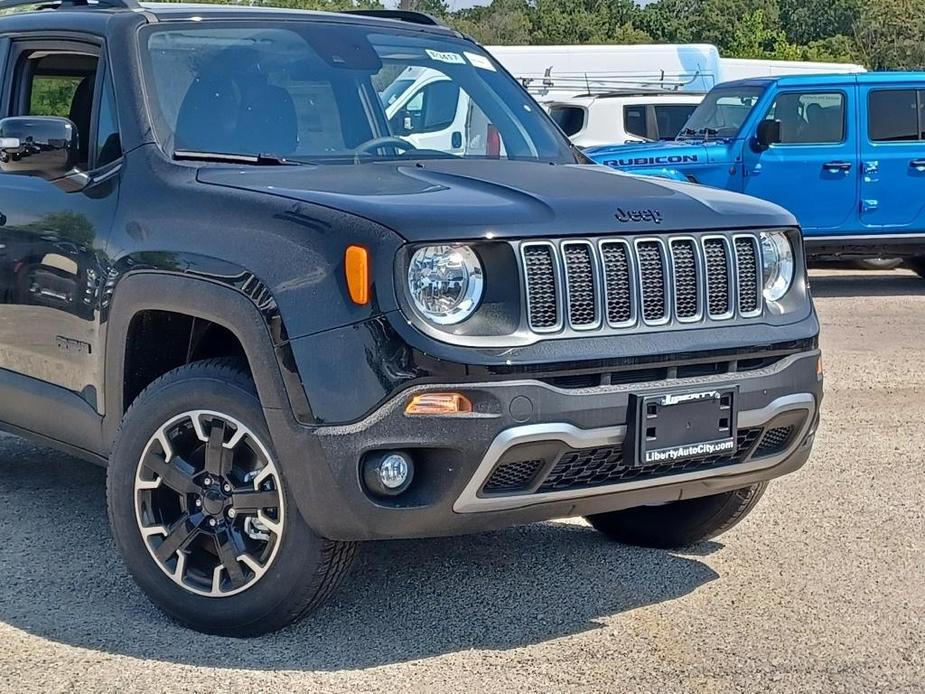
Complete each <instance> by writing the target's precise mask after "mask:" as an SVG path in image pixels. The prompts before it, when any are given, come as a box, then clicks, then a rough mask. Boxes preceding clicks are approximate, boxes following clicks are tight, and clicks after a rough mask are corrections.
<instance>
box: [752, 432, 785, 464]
mask: <svg viewBox="0 0 925 694" xmlns="http://www.w3.org/2000/svg"><path fill="white" fill-rule="evenodd" d="M791 436H793V427H792V426H789V427H776V428H774V429H768V431H767V433H765V435H764V436H762V437H761V443H759V444H758V448H756V449H755V457H762V456H766V455H774V454H775V453H780V452H781V451H782V450H784V449H785V448H786V447H787V445H788V444H789V443H790V437H791Z"/></svg>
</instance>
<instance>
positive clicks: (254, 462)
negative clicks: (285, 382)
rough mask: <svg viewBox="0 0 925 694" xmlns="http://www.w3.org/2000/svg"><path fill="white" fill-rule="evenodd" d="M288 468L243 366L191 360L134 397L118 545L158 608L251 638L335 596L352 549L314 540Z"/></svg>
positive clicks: (112, 466) (117, 505) (113, 520)
mask: <svg viewBox="0 0 925 694" xmlns="http://www.w3.org/2000/svg"><path fill="white" fill-rule="evenodd" d="M197 422H198V425H197ZM242 431H243V432H244V433H243V434H242V433H241V432H242ZM236 439H237V441H236ZM167 448H169V449H170V451H171V452H170V454H169V455H165V452H166V450H167ZM228 450H230V451H231V453H227V451H228ZM283 473H284V471H283V470H282V469H280V468H279V466H278V464H277V463H276V455H275V453H274V450H273V445H272V442H271V439H270V432H269V430H268V429H267V426H266V424H265V422H264V419H263V414H262V410H261V407H260V401H259V399H258V397H257V394H256V391H255V388H254V384H253V382H252V380H251V378H250V376H249V375H248V373H247V370H246V369H245V368H242V365H241V364H239V363H238V362H237V361H235V360H228V359H212V360H208V361H202V362H196V363H193V364H189V365H187V366H183V367H181V368H178V369H175V370H174V371H171V372H170V373H168V374H166V375H164V376H162V377H161V378H159V379H158V380H156V381H154V382H153V383H152V384H151V385H149V386H148V387H147V388H146V389H145V390H144V391H143V392H142V393H141V395H139V396H138V398H137V400H135V402H134V403H133V404H132V406H131V407H130V408H129V410H128V412H127V413H126V414H125V417H124V419H123V422H122V426H121V429H120V431H119V434H118V436H117V439H116V443H115V445H114V448H113V452H112V455H111V458H110V463H109V470H108V477H107V499H108V507H109V519H110V524H111V526H112V532H113V536H114V539H115V542H116V545H117V546H118V548H119V550H120V552H121V553H122V556H123V559H124V560H125V564H126V566H127V568H128V570H129V573H131V575H132V577H133V578H134V579H135V581H136V582H137V583H138V585H139V586H140V587H141V589H142V590H143V591H144V593H145V594H146V595H147V596H148V597H149V598H150V600H151V601H152V602H153V603H154V604H155V605H156V606H157V607H159V608H160V609H161V610H162V611H163V612H165V613H166V614H167V615H169V616H170V617H172V618H173V619H174V620H176V621H177V622H179V623H180V624H182V625H184V626H186V627H189V628H191V629H195V630H197V631H201V632H205V633H209V634H219V635H224V636H234V637H250V636H258V635H261V634H266V633H269V632H272V631H276V630H278V629H281V628H283V627H285V626H287V625H288V624H291V623H292V622H294V621H296V620H298V619H300V618H301V617H303V616H304V615H306V614H308V613H309V612H311V611H312V610H314V609H316V608H317V607H319V606H320V605H321V604H322V603H324V602H325V600H327V599H328V597H330V595H331V594H332V593H333V592H334V590H335V588H336V587H337V585H338V584H339V583H340V581H341V580H342V579H343V578H344V576H345V575H346V573H347V571H348V569H349V567H350V564H351V561H352V559H353V557H354V554H355V550H356V544H355V543H350V542H334V541H331V540H327V539H324V538H321V537H319V536H318V535H316V534H315V533H314V532H313V531H312V530H311V528H309V527H308V525H307V524H306V523H305V521H304V520H303V519H302V517H301V515H300V514H299V512H298V510H297V508H296V505H295V502H294V499H293V497H292V493H291V489H290V488H289V485H288V484H287V483H286V480H285V476H284V474H283ZM213 478H214V479H213ZM206 485H211V486H206ZM248 505H250V507H252V508H247V507H248ZM143 528H144V530H143ZM174 547H177V548H178V549H176V550H174Z"/></svg>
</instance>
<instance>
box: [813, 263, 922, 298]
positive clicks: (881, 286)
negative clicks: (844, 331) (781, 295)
mask: <svg viewBox="0 0 925 694" xmlns="http://www.w3.org/2000/svg"><path fill="white" fill-rule="evenodd" d="M809 281H810V285H811V288H812V293H813V296H814V297H816V298H817V299H822V298H844V297H852V296H857V297H864V296H916V295H925V279H922V278H921V277H919V276H918V275H916V274H913V273H912V272H908V271H905V270H894V271H892V272H864V271H860V270H859V271H857V272H851V273H848V272H840V273H838V274H825V275H819V274H817V273H814V272H812V271H810V277H809Z"/></svg>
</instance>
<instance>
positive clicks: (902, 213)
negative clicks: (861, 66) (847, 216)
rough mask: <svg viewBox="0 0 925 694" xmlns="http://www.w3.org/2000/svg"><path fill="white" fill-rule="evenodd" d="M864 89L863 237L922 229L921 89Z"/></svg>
mask: <svg viewBox="0 0 925 694" xmlns="http://www.w3.org/2000/svg"><path fill="white" fill-rule="evenodd" d="M916 86H920V85H915V84H908V85H902V84H898V85H895V86H893V85H890V86H889V87H886V86H883V85H871V86H867V85H865V86H864V87H863V88H862V93H861V98H862V99H863V102H862V103H866V104H867V108H866V109H865V110H866V113H865V114H864V117H863V118H862V119H861V128H862V133H863V134H862V138H861V163H862V166H863V172H862V173H863V175H862V178H861V222H862V224H863V225H864V227H865V229H866V230H867V232H868V233H871V232H873V233H881V232H882V233H890V232H894V233H895V232H896V231H902V230H903V229H906V228H910V229H913V230H915V231H919V232H921V231H923V229H925V89H916V88H915V87H916Z"/></svg>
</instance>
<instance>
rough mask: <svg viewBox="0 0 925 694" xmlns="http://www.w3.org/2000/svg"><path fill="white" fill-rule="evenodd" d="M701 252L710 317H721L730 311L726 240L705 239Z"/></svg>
mask: <svg viewBox="0 0 925 694" xmlns="http://www.w3.org/2000/svg"><path fill="white" fill-rule="evenodd" d="M703 252H704V255H705V257H706V268H707V304H708V307H709V310H710V317H711V318H721V317H725V316H727V315H728V314H729V313H730V312H731V308H732V305H731V303H730V301H729V253H728V251H727V249H726V241H725V240H723V239H718V238H710V239H706V240H705V241H704V242H703Z"/></svg>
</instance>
